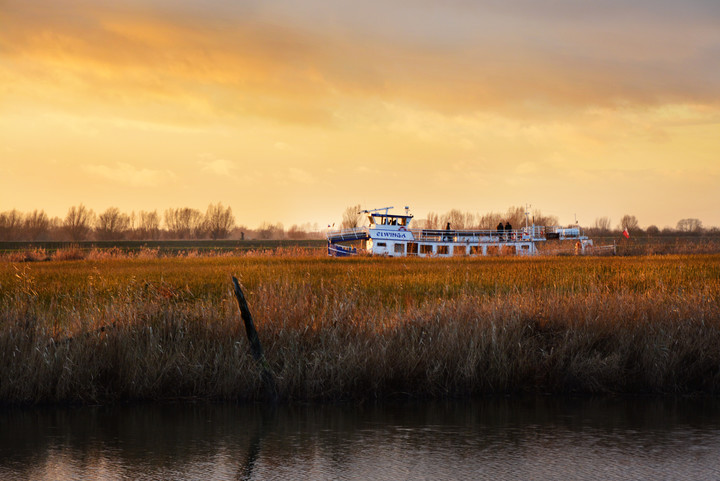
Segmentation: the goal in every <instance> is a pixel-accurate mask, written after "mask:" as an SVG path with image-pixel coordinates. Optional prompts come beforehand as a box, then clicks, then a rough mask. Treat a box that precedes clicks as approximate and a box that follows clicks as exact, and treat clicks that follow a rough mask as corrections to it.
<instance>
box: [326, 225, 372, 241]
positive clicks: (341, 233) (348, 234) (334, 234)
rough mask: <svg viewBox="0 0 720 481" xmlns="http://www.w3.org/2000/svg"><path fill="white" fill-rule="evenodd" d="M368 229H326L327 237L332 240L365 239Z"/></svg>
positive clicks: (367, 235)
mask: <svg viewBox="0 0 720 481" xmlns="http://www.w3.org/2000/svg"><path fill="white" fill-rule="evenodd" d="M368 237H369V231H368V228H367V227H351V228H349V229H328V231H327V238H328V240H330V241H332V242H342V241H353V240H360V239H367V238H368Z"/></svg>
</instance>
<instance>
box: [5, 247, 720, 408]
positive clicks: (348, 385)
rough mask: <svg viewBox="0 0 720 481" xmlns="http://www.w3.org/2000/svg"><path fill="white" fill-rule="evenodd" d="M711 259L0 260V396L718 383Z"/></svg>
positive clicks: (14, 399) (672, 390) (325, 394)
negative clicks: (236, 284) (258, 357)
mask: <svg viewBox="0 0 720 481" xmlns="http://www.w3.org/2000/svg"><path fill="white" fill-rule="evenodd" d="M719 261H720V256H668V257H653V258H632V257H631V258H622V259H619V258H571V257H568V258H555V259H548V258H541V259H450V260H437V259H367V258H364V259H349V260H329V259H326V258H324V257H308V256H304V257H303V256H262V257H249V256H242V257H234V258H232V257H218V258H196V259H187V258H186V259H178V258H174V259H167V258H166V259H157V258H150V259H147V258H145V259H140V258H135V259H117V258H100V259H96V260H83V261H62V262H60V261H58V262H45V263H41V264H13V263H6V264H0V303H1V304H0V402H2V403H57V402H77V403H97V402H118V401H129V400H152V399H169V398H188V397H190V398H207V399H233V400H252V399H259V398H261V397H262V395H263V389H262V385H261V378H260V373H259V372H258V368H257V367H256V365H255V364H254V362H253V361H252V358H251V357H250V355H249V350H248V344H247V340H246V339H245V334H244V330H243V328H242V323H241V322H240V321H239V316H238V312H237V306H236V304H235V303H234V299H233V296H232V292H231V288H232V286H231V283H230V275H231V274H238V275H240V277H241V280H242V282H243V284H244V285H245V288H246V293H247V295H248V301H249V303H250V307H251V309H252V311H253V315H254V317H255V320H256V323H257V327H258V331H259V334H260V338H261V341H262V342H263V345H264V348H265V353H266V356H267V359H268V362H269V364H270V365H271V367H272V368H273V370H274V371H275V373H276V375H277V384H278V390H279V393H280V396H281V397H282V398H283V399H286V400H292V399H360V398H386V397H392V396H417V397H445V396H470V395H479V394H486V393H513V392H535V393H537V392H541V393H653V394H693V393H704V394H713V395H716V394H720V262H719Z"/></svg>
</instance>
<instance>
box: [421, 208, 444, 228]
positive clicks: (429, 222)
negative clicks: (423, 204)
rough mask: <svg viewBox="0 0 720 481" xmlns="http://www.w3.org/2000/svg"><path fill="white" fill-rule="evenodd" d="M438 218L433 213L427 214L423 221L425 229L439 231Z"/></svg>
mask: <svg viewBox="0 0 720 481" xmlns="http://www.w3.org/2000/svg"><path fill="white" fill-rule="evenodd" d="M440 222H441V220H440V216H439V215H438V214H436V213H435V212H428V215H427V218H426V219H425V228H426V229H440Z"/></svg>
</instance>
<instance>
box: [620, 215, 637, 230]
mask: <svg viewBox="0 0 720 481" xmlns="http://www.w3.org/2000/svg"><path fill="white" fill-rule="evenodd" d="M624 229H627V230H628V232H630V231H637V230H640V224H639V222H638V220H637V217H635V216H634V215H627V214H626V215H624V216H622V219H620V230H624Z"/></svg>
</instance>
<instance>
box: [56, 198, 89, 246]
mask: <svg viewBox="0 0 720 481" xmlns="http://www.w3.org/2000/svg"><path fill="white" fill-rule="evenodd" d="M94 217H95V213H94V212H93V211H92V210H90V209H88V208H87V207H85V206H84V205H82V204H80V205H79V206H77V207H76V206H72V207H70V209H69V210H68V213H67V215H66V216H65V221H64V222H63V228H64V229H65V232H67V234H68V235H69V236H70V239H71V240H74V241H81V240H85V239H87V238H88V236H89V234H90V230H91V226H92V224H93V219H94Z"/></svg>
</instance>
